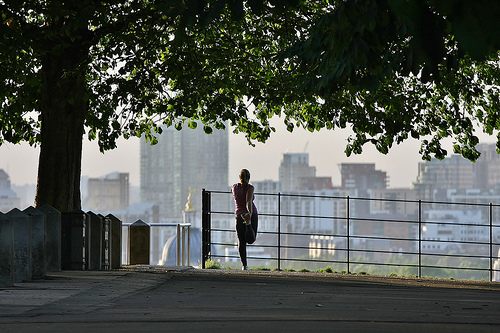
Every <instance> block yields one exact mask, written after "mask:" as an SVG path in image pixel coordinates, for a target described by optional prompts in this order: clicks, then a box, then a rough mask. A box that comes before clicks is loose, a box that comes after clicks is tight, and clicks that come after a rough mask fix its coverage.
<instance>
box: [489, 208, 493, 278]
mask: <svg viewBox="0 0 500 333" xmlns="http://www.w3.org/2000/svg"><path fill="white" fill-rule="evenodd" d="M489 218H490V282H492V281H493V204H492V203H491V202H490V212H489Z"/></svg>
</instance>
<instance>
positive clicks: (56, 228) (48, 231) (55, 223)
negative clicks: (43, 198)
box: [38, 205, 61, 272]
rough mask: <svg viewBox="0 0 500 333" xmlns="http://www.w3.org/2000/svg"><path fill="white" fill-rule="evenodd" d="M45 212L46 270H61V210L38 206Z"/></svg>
mask: <svg viewBox="0 0 500 333" xmlns="http://www.w3.org/2000/svg"><path fill="white" fill-rule="evenodd" d="M38 210H39V211H40V212H42V213H43V214H45V255H46V262H47V272H59V271H61V212H59V211H58V210H57V209H55V208H53V207H51V206H49V205H43V206H42V207H40V208H38Z"/></svg>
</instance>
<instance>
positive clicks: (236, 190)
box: [232, 169, 259, 270]
mask: <svg viewBox="0 0 500 333" xmlns="http://www.w3.org/2000/svg"><path fill="white" fill-rule="evenodd" d="M249 182H250V172H249V171H248V170H247V169H242V170H241V171H240V182H239V183H237V184H234V185H233V187H232V192H233V197H234V202H235V205H236V209H235V217H236V234H237V235H238V251H239V253H240V259H241V263H242V264H243V270H248V263H247V243H248V244H252V243H253V242H255V238H256V237H257V226H258V223H259V217H258V212H257V207H256V206H255V204H254V202H253V200H254V187H253V186H252V185H250V184H249Z"/></svg>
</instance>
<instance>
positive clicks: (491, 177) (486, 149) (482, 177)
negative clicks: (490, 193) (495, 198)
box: [473, 143, 500, 190]
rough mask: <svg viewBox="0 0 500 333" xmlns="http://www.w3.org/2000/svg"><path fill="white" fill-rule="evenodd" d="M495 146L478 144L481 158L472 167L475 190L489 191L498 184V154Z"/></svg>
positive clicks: (499, 157)
mask: <svg viewBox="0 0 500 333" xmlns="http://www.w3.org/2000/svg"><path fill="white" fill-rule="evenodd" d="M496 148H497V147H496V144H494V143H493V144H486V143H483V144H479V145H478V150H479V151H480V152H481V156H480V157H479V158H478V160H477V161H476V163H474V164H473V166H474V175H475V181H474V184H475V186H476V188H479V189H482V190H489V189H494V188H497V187H498V185H499V184H500V154H498V153H497V151H496Z"/></svg>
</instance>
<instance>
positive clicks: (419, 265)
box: [418, 200, 422, 278]
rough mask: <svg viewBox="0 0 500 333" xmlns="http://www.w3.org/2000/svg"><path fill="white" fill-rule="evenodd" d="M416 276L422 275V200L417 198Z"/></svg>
mask: <svg viewBox="0 0 500 333" xmlns="http://www.w3.org/2000/svg"><path fill="white" fill-rule="evenodd" d="M418 277H419V278H421V277H422V200H418Z"/></svg>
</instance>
